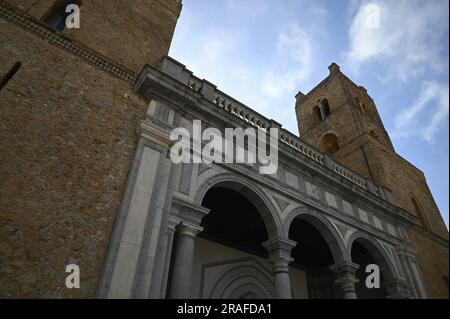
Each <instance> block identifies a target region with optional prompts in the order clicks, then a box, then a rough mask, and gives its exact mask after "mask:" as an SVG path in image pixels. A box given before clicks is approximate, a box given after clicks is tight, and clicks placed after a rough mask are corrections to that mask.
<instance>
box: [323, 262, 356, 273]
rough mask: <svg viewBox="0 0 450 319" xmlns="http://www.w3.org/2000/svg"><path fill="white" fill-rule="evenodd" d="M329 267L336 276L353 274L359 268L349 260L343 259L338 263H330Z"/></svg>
mask: <svg viewBox="0 0 450 319" xmlns="http://www.w3.org/2000/svg"><path fill="white" fill-rule="evenodd" d="M329 269H330V270H331V271H332V272H334V273H335V274H336V275H338V276H339V275H347V274H352V275H354V274H355V273H356V271H357V270H358V269H359V265H358V264H355V263H352V262H349V261H344V262H341V263H338V264H334V265H331V266H330V267H329Z"/></svg>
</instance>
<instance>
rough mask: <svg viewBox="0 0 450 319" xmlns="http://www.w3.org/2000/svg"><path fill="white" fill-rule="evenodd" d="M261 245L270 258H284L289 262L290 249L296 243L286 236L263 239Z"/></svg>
mask: <svg viewBox="0 0 450 319" xmlns="http://www.w3.org/2000/svg"><path fill="white" fill-rule="evenodd" d="M262 245H263V246H264V248H266V249H267V252H268V253H269V256H270V259H285V260H288V261H289V262H290V261H292V258H291V251H292V249H293V248H294V247H295V246H296V245H297V243H296V242H295V241H293V240H290V239H287V238H281V237H277V238H273V239H269V240H268V241H265V242H264V243H262Z"/></svg>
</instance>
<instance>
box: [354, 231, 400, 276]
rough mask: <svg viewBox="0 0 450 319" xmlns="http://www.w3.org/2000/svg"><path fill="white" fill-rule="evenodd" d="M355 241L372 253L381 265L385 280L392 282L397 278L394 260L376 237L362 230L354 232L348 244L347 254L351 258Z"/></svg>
mask: <svg viewBox="0 0 450 319" xmlns="http://www.w3.org/2000/svg"><path fill="white" fill-rule="evenodd" d="M355 242H358V243H359V244H360V245H361V246H363V247H364V248H365V249H367V251H368V252H369V253H370V254H371V255H372V257H373V258H374V259H375V262H376V263H377V264H378V267H380V271H381V273H382V275H383V276H384V280H385V281H387V282H390V281H394V280H395V279H396V277H397V272H396V269H395V267H394V264H393V263H392V260H391V259H390V258H389V256H388V255H387V253H386V251H385V250H384V248H383V247H382V246H381V245H380V243H378V242H377V241H376V240H375V238H373V237H372V236H370V235H368V234H365V233H362V232H356V233H354V234H353V235H352V236H351V237H350V238H349V240H348V244H347V254H348V256H350V259H351V256H352V246H353V244H354V243H355Z"/></svg>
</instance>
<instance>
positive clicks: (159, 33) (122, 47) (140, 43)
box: [3, 0, 181, 72]
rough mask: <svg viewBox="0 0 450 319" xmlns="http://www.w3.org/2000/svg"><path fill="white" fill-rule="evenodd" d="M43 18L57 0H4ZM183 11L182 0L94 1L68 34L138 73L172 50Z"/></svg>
mask: <svg viewBox="0 0 450 319" xmlns="http://www.w3.org/2000/svg"><path fill="white" fill-rule="evenodd" d="M3 1H4V2H6V3H7V4H10V5H12V6H14V7H16V8H18V9H20V10H22V11H23V12H26V13H27V14H28V15H30V16H32V17H34V18H36V19H41V18H42V17H43V16H44V15H45V14H46V13H47V11H48V10H49V8H50V7H51V6H52V4H53V3H54V2H55V1H54V0H38V1H29V0H19V1H16V0H3ZM180 11H181V1H180V0H133V5H130V1H129V0H114V1H104V0H92V1H83V3H82V5H81V7H80V29H66V30H64V31H63V33H64V35H66V36H67V37H69V38H70V39H72V40H74V41H76V42H79V43H83V44H84V45H86V46H88V47H90V48H92V49H94V50H95V51H96V52H98V53H99V54H102V55H103V56H106V57H108V58H109V59H112V60H114V61H116V62H118V63H119V64H121V65H124V66H126V67H128V68H130V69H132V70H133V71H134V72H139V71H140V70H141V68H142V66H143V65H144V64H151V65H157V64H158V63H159V62H160V59H161V57H162V56H164V55H166V54H167V52H169V46H170V43H171V40H172V36H173V32H174V30H175V25H176V22H177V19H178V17H179V15H180Z"/></svg>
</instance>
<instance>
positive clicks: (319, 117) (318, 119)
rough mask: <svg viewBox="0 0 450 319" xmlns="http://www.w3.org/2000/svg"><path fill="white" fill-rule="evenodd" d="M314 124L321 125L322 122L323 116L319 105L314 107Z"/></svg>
mask: <svg viewBox="0 0 450 319" xmlns="http://www.w3.org/2000/svg"><path fill="white" fill-rule="evenodd" d="M312 118H313V124H319V123H320V122H321V121H322V114H321V113H320V108H319V106H318V105H316V106H314V107H313V110H312Z"/></svg>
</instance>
